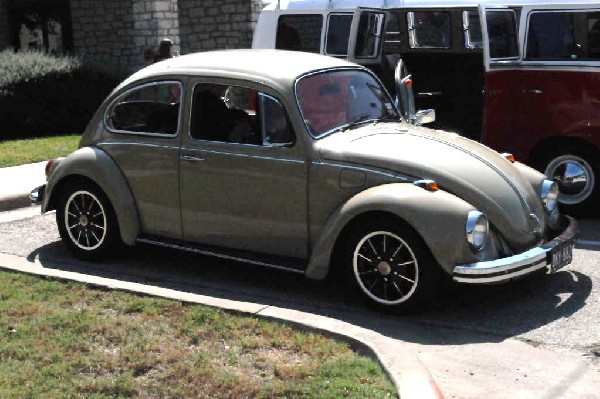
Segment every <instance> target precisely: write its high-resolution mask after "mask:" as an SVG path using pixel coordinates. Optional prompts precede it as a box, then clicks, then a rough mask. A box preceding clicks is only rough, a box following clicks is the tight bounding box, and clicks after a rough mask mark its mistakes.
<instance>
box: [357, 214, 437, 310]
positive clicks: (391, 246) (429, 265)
mask: <svg viewBox="0 0 600 399" xmlns="http://www.w3.org/2000/svg"><path fill="white" fill-rule="evenodd" d="M345 265H346V274H347V278H348V280H349V282H350V283H351V284H352V285H354V286H355V288H356V289H357V290H358V291H359V292H360V293H361V294H362V296H363V298H364V299H365V300H366V301H367V303H368V304H369V305H371V306H373V307H375V308H377V309H378V310H381V311H385V312H390V311H391V312H404V311H407V310H410V309H413V308H416V307H418V306H419V305H422V304H424V303H425V302H429V301H431V300H432V299H433V297H434V294H435V291H436V288H437V286H438V285H439V282H440V276H441V269H440V266H439V265H438V264H437V262H436V261H435V260H434V259H433V257H432V256H431V254H430V252H429V249H428V248H427V247H426V246H425V244H424V243H423V242H422V240H421V238H420V237H419V236H418V235H417V234H416V233H415V232H414V231H413V230H412V229H411V228H410V227H408V226H405V225H403V224H400V223H399V222H396V221H392V220H374V221H369V222H367V223H364V224H363V225H361V226H360V227H359V228H357V229H356V230H355V231H354V232H353V233H352V234H351V237H350V238H349V240H348V246H347V251H346V256H345Z"/></svg>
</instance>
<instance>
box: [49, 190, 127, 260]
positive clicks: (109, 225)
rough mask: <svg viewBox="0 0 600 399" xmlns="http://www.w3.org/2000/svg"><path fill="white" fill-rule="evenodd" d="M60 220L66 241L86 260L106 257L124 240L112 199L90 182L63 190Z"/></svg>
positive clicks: (75, 252) (63, 239) (57, 217)
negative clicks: (120, 235) (120, 232)
mask: <svg viewBox="0 0 600 399" xmlns="http://www.w3.org/2000/svg"><path fill="white" fill-rule="evenodd" d="M56 222H57V225H58V230H59V233H60V236H61V239H62V241H63V242H64V243H65V244H66V245H67V247H68V248H69V249H70V250H71V251H72V252H73V253H74V254H75V255H76V256H77V257H79V258H82V259H99V258H103V257H105V256H106V255H108V254H109V253H110V252H111V251H112V250H114V249H115V248H116V247H117V245H118V243H119V242H120V238H119V230H118V224H117V221H116V217H115V213H114V211H113V208H112V206H111V204H110V201H109V200H108V198H107V197H106V195H105V194H104V193H103V192H102V190H100V189H99V188H98V187H97V186H95V185H94V184H91V183H88V182H80V183H78V184H76V185H73V186H71V187H68V188H67V189H65V190H64V191H63V193H62V195H61V197H60V200H59V204H58V207H57V212H56Z"/></svg>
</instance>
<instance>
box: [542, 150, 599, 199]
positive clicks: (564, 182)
mask: <svg viewBox="0 0 600 399" xmlns="http://www.w3.org/2000/svg"><path fill="white" fill-rule="evenodd" d="M545 173H546V176H548V177H549V178H551V179H554V180H555V181H556V183H557V184H558V189H559V191H560V194H559V196H558V201H559V202H560V203H563V204H567V205H573V204H578V203H580V202H582V201H584V200H585V199H586V198H588V197H589V196H590V194H592V192H593V191H594V185H595V176H594V172H593V169H592V167H591V166H590V164H589V163H588V162H587V161H586V160H585V159H583V158H580V157H578V156H576V155H563V156H560V157H558V158H554V159H553V160H552V161H551V162H550V163H549V164H548V166H547V167H546V170H545Z"/></svg>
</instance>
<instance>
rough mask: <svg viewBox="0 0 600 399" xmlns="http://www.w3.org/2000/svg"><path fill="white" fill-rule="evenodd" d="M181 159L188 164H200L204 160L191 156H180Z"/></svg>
mask: <svg viewBox="0 0 600 399" xmlns="http://www.w3.org/2000/svg"><path fill="white" fill-rule="evenodd" d="M181 159H182V160H184V161H188V162H202V161H205V159H204V158H200V157H195V156H193V155H182V156H181Z"/></svg>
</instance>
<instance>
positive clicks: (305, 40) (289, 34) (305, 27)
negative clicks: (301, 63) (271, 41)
mask: <svg viewBox="0 0 600 399" xmlns="http://www.w3.org/2000/svg"><path fill="white" fill-rule="evenodd" d="M322 29H323V16H322V15H312V14H302V15H282V16H280V17H279V21H278V23H277V37H276V40H275V48H277V49H281V50H295V51H305V52H308V53H319V52H320V50H321V31H322Z"/></svg>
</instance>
